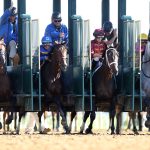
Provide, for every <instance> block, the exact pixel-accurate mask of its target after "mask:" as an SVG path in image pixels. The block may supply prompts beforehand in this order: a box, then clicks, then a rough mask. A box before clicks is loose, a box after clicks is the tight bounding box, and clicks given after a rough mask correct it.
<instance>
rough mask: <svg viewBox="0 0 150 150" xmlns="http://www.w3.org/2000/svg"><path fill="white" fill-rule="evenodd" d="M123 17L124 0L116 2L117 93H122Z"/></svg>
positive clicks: (124, 12)
mask: <svg viewBox="0 0 150 150" xmlns="http://www.w3.org/2000/svg"><path fill="white" fill-rule="evenodd" d="M123 15H126V0H118V41H119V43H120V46H119V49H118V51H119V57H120V59H119V64H120V72H121V73H120V75H119V76H118V81H121V82H118V87H120V89H119V91H121V92H122V90H123V86H124V85H123V53H124V49H123V45H124V41H125V39H123V37H125V36H124V35H123V20H122V19H121V18H122V16H123Z"/></svg>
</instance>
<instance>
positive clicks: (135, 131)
mask: <svg viewBox="0 0 150 150" xmlns="http://www.w3.org/2000/svg"><path fill="white" fill-rule="evenodd" d="M130 117H131V119H132V124H133V132H134V134H139V133H138V131H137V128H136V123H135V119H136V112H130Z"/></svg>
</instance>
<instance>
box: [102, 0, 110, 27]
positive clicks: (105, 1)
mask: <svg viewBox="0 0 150 150" xmlns="http://www.w3.org/2000/svg"><path fill="white" fill-rule="evenodd" d="M108 20H109V0H102V25H103V23H104V22H105V21H108Z"/></svg>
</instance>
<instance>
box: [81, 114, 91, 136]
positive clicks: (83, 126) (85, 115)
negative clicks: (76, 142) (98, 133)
mask: <svg viewBox="0 0 150 150" xmlns="http://www.w3.org/2000/svg"><path fill="white" fill-rule="evenodd" d="M90 113H91V111H85V113H84V117H83V122H82V125H81V127H80V133H81V134H82V133H83V131H84V128H85V123H86V120H87V118H88V117H89V115H90Z"/></svg>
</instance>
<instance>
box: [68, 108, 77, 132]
mask: <svg viewBox="0 0 150 150" xmlns="http://www.w3.org/2000/svg"><path fill="white" fill-rule="evenodd" d="M76 114H77V112H76V111H72V112H71V119H70V125H69V129H70V131H71V130H72V122H73V119H74V118H75V116H76Z"/></svg>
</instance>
